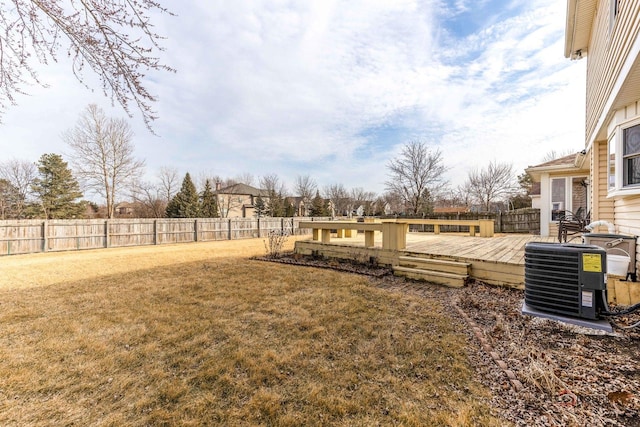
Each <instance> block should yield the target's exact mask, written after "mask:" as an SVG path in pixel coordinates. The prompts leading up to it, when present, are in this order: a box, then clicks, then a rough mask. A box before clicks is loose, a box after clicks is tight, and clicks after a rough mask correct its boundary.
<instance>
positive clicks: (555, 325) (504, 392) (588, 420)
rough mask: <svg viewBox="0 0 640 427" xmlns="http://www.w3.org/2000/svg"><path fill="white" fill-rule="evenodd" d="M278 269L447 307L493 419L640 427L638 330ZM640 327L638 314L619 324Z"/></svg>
mask: <svg viewBox="0 0 640 427" xmlns="http://www.w3.org/2000/svg"><path fill="white" fill-rule="evenodd" d="M278 262H284V263H291V264H296V265H309V266H313V267H324V268H333V269H338V270H341V271H350V272H354V273H358V274H366V275H369V276H372V279H371V280H372V283H373V284H374V285H376V286H377V287H382V288H387V289H389V290H390V291H399V292H407V293H411V294H420V295H423V296H425V297H430V298H431V297H435V298H441V299H442V300H443V301H446V304H447V305H448V306H449V308H450V310H449V312H450V314H451V316H452V317H455V318H456V320H457V321H459V322H461V324H463V325H465V331H464V332H465V333H466V334H467V335H468V340H469V344H470V345H469V347H468V354H469V358H470V360H471V362H472V364H473V366H474V367H475V369H476V372H477V375H478V376H479V377H480V379H481V381H482V382H483V383H484V384H485V385H486V386H487V387H489V388H490V389H491V391H492V394H493V397H492V404H493V406H494V409H495V411H496V414H497V415H499V416H500V417H501V418H503V419H505V420H508V421H510V422H512V423H514V424H515V425H517V426H630V427H633V426H640V366H639V365H638V361H637V354H638V346H639V345H640V328H636V329H632V330H627V331H622V330H620V329H616V330H615V332H614V333H613V334H605V333H603V332H601V331H597V330H593V329H588V328H579V327H576V326H572V325H567V324H563V323H559V322H555V321H551V320H544V319H540V318H535V317H531V316H526V315H522V314H521V313H520V310H521V307H522V302H523V299H524V293H523V291H521V290H516V289H507V288H500V287H495V286H489V285H485V284H482V283H477V282H472V283H471V284H469V285H468V286H467V287H465V288H462V289H449V288H444V287H441V286H438V285H430V284H427V283H424V282H414V281H409V280H405V279H401V278H397V277H394V276H393V275H391V274H390V271H389V270H388V269H383V268H381V267H378V266H374V265H366V264H364V265H363V264H356V263H351V262H346V261H344V262H343V261H337V260H323V259H313V258H309V257H303V258H301V257H297V258H294V257H293V256H285V257H282V258H280V259H279V260H278ZM458 308H459V309H461V310H462V311H463V312H464V314H466V317H468V319H466V320H465V319H464V316H463V315H461V314H460V312H459V311H458ZM639 320H640V313H637V314H634V315H630V316H627V317H626V318H624V319H621V321H622V322H626V323H627V324H632V323H635V322H638V321H639ZM474 327H475V329H476V330H475V331H474ZM483 344H484V347H483ZM510 376H512V378H509V377H510ZM514 380H515V382H514ZM514 383H515V384H521V385H522V388H519V389H517V390H516V387H514Z"/></svg>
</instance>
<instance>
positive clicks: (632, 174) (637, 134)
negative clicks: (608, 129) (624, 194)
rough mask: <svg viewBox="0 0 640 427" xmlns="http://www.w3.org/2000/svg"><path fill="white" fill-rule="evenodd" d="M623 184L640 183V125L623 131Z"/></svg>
mask: <svg viewBox="0 0 640 427" xmlns="http://www.w3.org/2000/svg"><path fill="white" fill-rule="evenodd" d="M622 145H623V153H622V165H623V166H622V167H623V170H624V172H623V185H624V186H625V187H627V186H633V185H638V184H640V125H635V126H632V127H630V128H627V129H625V130H624V133H623V143H622Z"/></svg>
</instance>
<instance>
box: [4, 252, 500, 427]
mask: <svg viewBox="0 0 640 427" xmlns="http://www.w3.org/2000/svg"><path fill="white" fill-rule="evenodd" d="M241 243H244V244H243V245H240V244H238V243H237V242H225V243H221V242H218V243H217V244H216V243H212V244H190V245H176V246H172V247H158V248H133V249H118V250H103V251H87V252H81V253H60V254H45V255H42V256H28V257H22V256H21V257H7V258H2V259H0V267H1V268H3V269H5V268H6V270H4V271H5V275H4V277H5V280H4V281H3V283H2V284H0V302H1V304H0V323H1V325H2V329H0V360H2V363H1V364H0V399H1V400H0V402H1V405H2V406H1V407H2V410H0V425H34V426H39V425H72V424H76V425H113V426H119V425H133V426H143V425H194V426H196V425H198V426H199V425H229V426H234V425H273V426H300V425H312V426H313V425H344V426H352V425H354V426H355V425H362V426H369V425H407V426H428V425H433V426H442V425H452V426H453V425H459V426H462V425H499V424H500V423H499V422H498V420H496V419H494V418H493V417H492V416H491V415H490V411H489V408H488V406H487V404H486V403H485V399H486V397H487V391H486V390H485V389H484V388H483V387H482V386H480V385H479V384H477V383H475V382H474V381H473V378H472V372H471V369H470V367H469V365H468V361H467V359H466V356H465V352H464V346H465V338H464V336H463V335H461V334H460V333H458V332H457V331H456V329H457V328H459V327H460V326H459V325H455V324H453V323H452V322H451V319H450V318H449V317H448V316H447V315H446V314H445V313H444V312H443V308H442V306H441V305H440V303H439V302H438V301H431V300H427V299H425V298H418V297H414V296H410V295H405V294H400V293H391V292H388V291H384V290H381V289H378V288H375V287H373V286H371V284H370V283H369V282H368V281H367V279H366V278H364V277H361V276H355V275H349V274H344V273H338V272H334V271H329V270H320V269H311V268H304V267H294V266H287V265H281V264H275V263H266V262H260V261H251V260H248V259H246V257H244V258H243V257H238V254H243V255H253V254H263V253H264V244H263V242H262V240H253V241H243V242H241ZM259 247H260V248H261V249H258V248H259ZM248 248H251V249H248ZM18 264H22V265H23V266H24V268H25V269H29V272H27V271H21V270H20V268H18ZM6 271H9V272H10V273H6ZM7 274H9V275H15V279H14V278H8V279H7ZM29 277H33V278H34V279H33V280H31V281H30V279H29ZM46 278H49V279H50V282H51V283H52V284H47V283H46V282H47V280H46ZM12 283H13V285H12Z"/></svg>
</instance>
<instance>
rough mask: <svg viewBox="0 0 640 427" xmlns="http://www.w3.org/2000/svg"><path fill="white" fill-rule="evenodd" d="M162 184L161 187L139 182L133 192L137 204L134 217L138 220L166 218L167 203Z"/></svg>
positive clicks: (132, 195)
mask: <svg viewBox="0 0 640 427" xmlns="http://www.w3.org/2000/svg"><path fill="white" fill-rule="evenodd" d="M165 195H166V194H165V193H164V188H163V187H162V184H161V185H160V186H158V185H156V184H153V183H151V182H147V181H141V182H138V183H137V184H136V185H135V186H134V187H133V188H132V191H131V198H132V199H133V201H134V202H136V204H135V207H134V215H135V216H136V217H137V218H162V217H164V216H165V212H166V209H167V203H168V202H167V201H166V200H165V198H164V197H165Z"/></svg>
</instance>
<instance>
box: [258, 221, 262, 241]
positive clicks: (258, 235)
mask: <svg viewBox="0 0 640 427" xmlns="http://www.w3.org/2000/svg"><path fill="white" fill-rule="evenodd" d="M260 237H262V236H261V235H260V217H258V238H260Z"/></svg>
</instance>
